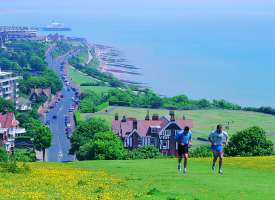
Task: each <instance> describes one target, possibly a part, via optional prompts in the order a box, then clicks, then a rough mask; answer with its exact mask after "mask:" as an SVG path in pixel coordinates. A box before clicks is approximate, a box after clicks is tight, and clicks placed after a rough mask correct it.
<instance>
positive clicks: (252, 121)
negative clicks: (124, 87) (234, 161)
mask: <svg viewBox="0 0 275 200" xmlns="http://www.w3.org/2000/svg"><path fill="white" fill-rule="evenodd" d="M147 110H149V112H150V115H151V116H152V114H154V113H158V114H159V115H160V116H167V115H168V114H169V111H168V110H164V109H144V108H131V107H109V108H108V109H107V112H106V110H103V111H101V112H97V113H94V114H89V113H88V114H82V119H87V118H89V117H91V116H98V117H102V118H104V119H106V120H107V121H108V122H109V124H111V122H112V120H113V119H114V116H115V113H118V114H119V116H120V118H122V116H123V115H125V116H127V117H136V118H137V119H144V117H145V115H146V113H147ZM183 115H184V116H185V117H186V118H187V119H192V120H193V121H194V128H193V133H194V137H195V138H197V137H207V136H208V134H209V132H210V131H211V130H213V129H214V128H215V126H216V125H217V124H218V123H222V124H226V123H227V122H230V124H229V129H228V130H227V131H228V133H229V135H230V134H234V133H235V132H236V131H239V130H242V129H245V128H248V127H250V126H260V127H262V128H263V129H264V130H265V131H266V132H267V136H268V138H269V139H271V140H272V141H273V142H275V123H274V122H275V116H273V115H267V114H262V113H256V112H245V111H231V110H216V109H213V110H184V111H176V118H178V119H181V118H182V116H183ZM197 143H198V142H197Z"/></svg>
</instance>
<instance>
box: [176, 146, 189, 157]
mask: <svg viewBox="0 0 275 200" xmlns="http://www.w3.org/2000/svg"><path fill="white" fill-rule="evenodd" d="M183 154H188V144H185V145H181V144H178V156H182V155H183Z"/></svg>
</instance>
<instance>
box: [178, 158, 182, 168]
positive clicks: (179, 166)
mask: <svg viewBox="0 0 275 200" xmlns="http://www.w3.org/2000/svg"><path fill="white" fill-rule="evenodd" d="M181 161H182V155H178V171H181Z"/></svg>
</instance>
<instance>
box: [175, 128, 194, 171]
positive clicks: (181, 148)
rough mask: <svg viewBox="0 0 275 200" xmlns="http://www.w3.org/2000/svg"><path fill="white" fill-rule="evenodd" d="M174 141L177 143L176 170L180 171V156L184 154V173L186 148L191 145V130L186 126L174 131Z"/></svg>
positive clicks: (185, 169)
mask: <svg viewBox="0 0 275 200" xmlns="http://www.w3.org/2000/svg"><path fill="white" fill-rule="evenodd" d="M176 142H177V143H178V171H179V172H180V171H181V161H182V156H184V171H183V172H184V173H186V172H187V160H188V148H189V147H190V146H191V145H192V132H191V131H190V128H189V127H188V126H186V127H185V128H184V130H179V131H177V133H176Z"/></svg>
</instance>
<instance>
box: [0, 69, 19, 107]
mask: <svg viewBox="0 0 275 200" xmlns="http://www.w3.org/2000/svg"><path fill="white" fill-rule="evenodd" d="M0 97H2V98H4V99H6V100H11V101H12V102H14V104H15V106H16V107H17V104H18V100H17V99H18V97H19V89H18V77H17V76H14V75H13V73H11V72H4V71H1V68H0Z"/></svg>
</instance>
